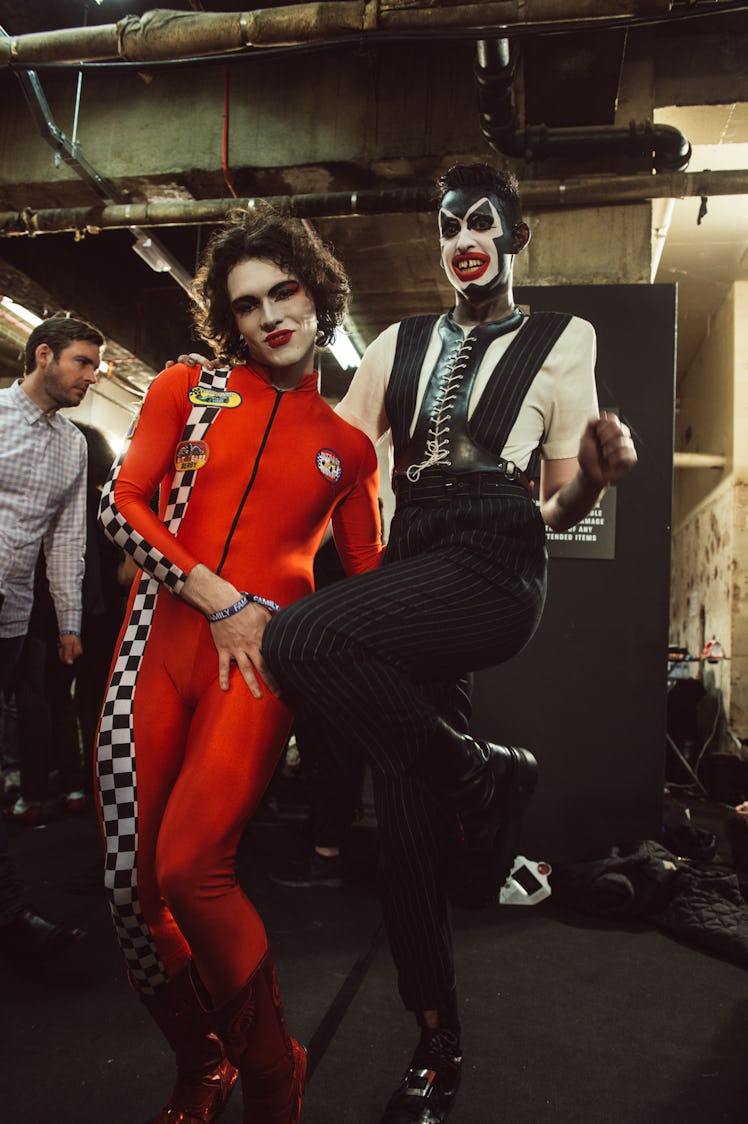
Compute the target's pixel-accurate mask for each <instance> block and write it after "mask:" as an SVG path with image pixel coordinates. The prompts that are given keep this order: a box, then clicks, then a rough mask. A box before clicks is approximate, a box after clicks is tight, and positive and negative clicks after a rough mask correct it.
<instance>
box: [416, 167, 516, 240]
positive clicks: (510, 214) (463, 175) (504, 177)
mask: <svg viewBox="0 0 748 1124" xmlns="http://www.w3.org/2000/svg"><path fill="white" fill-rule="evenodd" d="M476 188H478V189H483V190H485V191H486V194H491V195H495V196H496V197H497V199H500V200H501V202H502V203H503V205H504V212H505V214H506V217H507V220H508V221H509V223H510V225H511V226H515V225H516V224H517V223H518V222H522V203H521V201H520V197H519V183H518V182H517V177H516V176H515V175H514V173H513V172H509V171H499V169H498V168H494V167H492V166H491V165H490V164H479V163H476V164H453V165H452V167H451V168H448V169H447V171H446V172H445V173H444V174H443V175H442V176H440V177H439V179H438V180H437V181H436V191H437V200H438V202H439V204H440V205H441V203H442V202H443V200H444V196H445V195H446V194H447V192H448V191H464V190H465V189H476Z"/></svg>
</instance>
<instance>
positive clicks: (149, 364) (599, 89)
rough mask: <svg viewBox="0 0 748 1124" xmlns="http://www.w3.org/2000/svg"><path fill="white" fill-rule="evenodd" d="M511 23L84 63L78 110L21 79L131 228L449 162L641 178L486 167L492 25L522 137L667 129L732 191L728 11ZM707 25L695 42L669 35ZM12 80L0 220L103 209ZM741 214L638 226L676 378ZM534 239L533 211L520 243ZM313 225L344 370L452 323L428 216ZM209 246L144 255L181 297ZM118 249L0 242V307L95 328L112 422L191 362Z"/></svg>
mask: <svg viewBox="0 0 748 1124" xmlns="http://www.w3.org/2000/svg"><path fill="white" fill-rule="evenodd" d="M334 5H335V0H333V3H328V4H327V5H323V6H322V7H325V8H327V9H332V8H333V7H334ZM158 6H159V7H160V8H163V9H171V10H173V11H176V12H185V13H187V12H198V11H202V12H237V11H252V12H254V11H255V10H256V9H257V8H259V7H260V6H259V5H251V4H246V3H232V2H231V0H175V2H173V3H161V4H159V5H158ZM151 7H152V5H149V4H147V3H139V2H137V0H102V2H101V3H98V2H95V0H0V25H2V27H3V28H4V30H5V32H6V33H7V34H8V35H10V36H25V35H28V34H30V33H32V32H41V31H54V30H56V29H58V28H63V27H82V26H83V25H84V24H85V25H87V26H89V27H91V26H93V25H106V24H110V23H113V22H115V21H117V20H120V19H122V18H123V17H124V16H125V15H142V14H143V13H145V12H147V11H148V10H149V9H150V8H151ZM262 7H263V8H265V9H271V8H273V9H275V8H284V9H291V8H292V7H294V5H290V4H281V3H278V2H266V3H265V4H264V5H262ZM295 7H298V8H299V9H300V12H301V10H302V9H304V8H309V6H308V5H307V6H304V5H296V6H295ZM343 7H351V5H344V4H341V9H342V8H343ZM531 7H532V6H528V5H523V4H516V5H515V4H511V3H509V0H507V2H506V3H500V4H499V3H494V4H475V3H473V4H459V3H451V4H450V3H447V0H432V2H431V3H428V2H426V0H424V2H418V0H400V2H399V3H395V2H394V0H392V2H389V0H385V2H384V3H382V4H381V5H380V8H381V9H382V10H384V9H387V11H388V13H389V14H388V18H392V19H394V18H395V17H397V18H401V17H402V16H403V13H404V16H405V17H407V18H408V19H415V18H416V17H415V15H414V13H420V12H421V11H423V12H424V13H425V15H424V18H425V19H426V20H427V23H426V25H425V27H424V28H423V29H421V30H420V32H419V33H418V34H416V33H414V32H408V33H405V32H399V33H397V34H395V33H393V32H392V31H385V30H379V31H378V32H376V33H374V34H369V35H366V36H364V35H361V36H357V37H354V38H348V39H347V40H345V41H342V42H340V41H338V42H337V43H335V44H333V43H330V42H327V43H323V44H322V45H318V44H315V43H313V42H309V43H308V44H307V45H306V46H304V45H298V46H296V47H295V48H293V49H288V50H284V51H266V52H262V51H260V50H254V51H250V52H244V53H243V54H242V57H241V58H239V57H238V53H237V52H234V53H233V54H232V55H231V56H226V59H225V60H224V59H223V58H220V59H215V58H214V59H213V60H212V61H210V62H207V63H206V62H200V63H198V62H194V61H193V62H192V63H191V64H190V65H175V64H174V63H166V62H164V63H161V64H159V65H158V66H151V65H145V64H144V65H142V66H140V67H137V66H130V67H129V68H128V67H125V66H123V65H122V64H117V65H112V64H111V63H106V62H99V63H96V64H93V65H92V64H89V65H88V66H87V68H86V69H85V70H83V71H82V79H81V83H80V88H79V86H78V71H77V70H74V69H71V68H70V66H69V65H68V66H65V64H59V63H57V64H54V65H52V64H49V63H45V62H41V63H39V64H38V65H36V66H35V72H36V75H37V79H38V83H39V86H40V88H41V89H42V90H43V93H44V96H45V98H46V99H48V104H49V108H50V113H51V117H52V119H53V120H54V123H55V124H56V126H57V127H58V128H59V129H60V130H61V131H62V132H63V133H64V134H65V136H66V137H67V139H68V141H70V140H71V139H74V140H75V141H76V142H77V144H78V148H77V149H76V152H77V153H80V154H81V155H82V156H84V157H85V159H86V160H87V161H88V162H89V165H90V167H92V168H93V169H94V171H95V173H96V174H98V175H99V176H101V177H102V179H103V180H104V181H105V182H106V184H107V185H108V186H109V187H110V188H111V189H112V193H111V194H110V197H111V198H115V199H116V200H118V201H121V202H131V203H133V204H135V203H138V202H143V201H147V200H159V199H177V200H178V199H184V200H187V201H189V200H196V199H197V200H204V199H229V198H230V197H231V187H233V189H234V191H235V192H236V194H237V195H238V196H239V197H240V198H246V197H250V196H270V197H277V196H283V197H287V196H299V195H301V196H305V197H306V196H309V195H310V194H314V193H316V194H322V193H339V192H349V193H352V192H358V193H363V192H367V191H369V192H372V191H375V192H382V193H384V194H386V193H388V192H391V191H392V190H393V189H398V188H403V187H420V188H423V189H426V188H428V187H429V186H430V185H431V184H433V181H434V178H435V176H436V175H437V174H438V173H439V171H441V170H443V169H444V168H445V167H447V166H448V165H449V164H450V163H452V162H453V161H454V160H456V159H461V158H467V159H488V160H492V161H496V162H497V163H498V164H499V165H507V166H510V167H512V168H513V169H514V171H515V172H516V173H517V175H518V176H519V179H520V181H521V183H522V185H523V187H529V186H530V185H532V184H534V183H536V182H537V181H541V180H542V181H549V182H558V181H559V180H568V179H569V177H580V176H581V177H588V178H592V179H595V178H596V177H604V178H606V179H607V180H616V179H617V178H619V177H623V176H629V175H635V174H637V175H641V174H647V173H648V172H650V171H651V168H650V166H649V164H648V163H647V161H643V160H642V159H641V158H639V157H631V156H628V155H627V156H618V155H613V156H611V155H605V154H601V153H596V154H594V155H592V156H589V157H585V158H579V157H577V156H575V157H565V156H564V155H563V154H561V155H555V156H553V157H551V158H550V159H547V160H543V161H541V160H540V159H539V158H535V159H532V160H525V159H522V158H521V157H516V156H513V157H507V156H504V155H502V154H501V153H498V152H496V151H494V150H492V148H491V147H490V145H489V144H488V142H487V141H486V139H485V137H484V136H483V135H482V133H481V129H480V120H479V108H478V93H477V89H476V83H475V80H474V76H473V65H474V60H475V51H476V47H475V41H476V40H477V39H481V38H486V37H488V36H490V35H491V34H492V33H493V34H496V32H497V29H498V27H499V26H500V25H499V19H501V20H502V23H503V24H506V26H507V27H508V28H509V29H510V30H509V34H510V35H511V42H512V43H513V45H514V49H515V50H516V51H517V52H518V57H519V60H520V61H519V66H518V70H517V78H516V81H515V87H514V96H515V98H516V102H517V108H518V111H519V114H520V117H521V119H522V121H523V122H524V124H525V125H528V126H537V125H540V124H543V125H546V126H547V127H548V128H549V129H569V128H573V127H600V128H608V127H610V126H614V125H620V124H621V123H625V124H627V123H628V121H629V120H630V119H631V118H635V119H636V120H644V119H647V118H652V116H653V111H654V114H655V117H654V119H655V120H656V121H657V122H660V123H664V124H669V125H672V126H674V127H675V128H677V129H679V130H680V131H681V132H682V133H683V134H684V135H685V136H686V138H687V139H688V140H689V141H690V143H691V145H692V146H693V150H694V151H693V156H692V159H691V164H690V166H689V169H688V170H689V171H692V170H693V171H695V170H699V169H701V168H710V169H717V168H728V169H736V168H739V169H745V168H747V167H748V161H747V160H746V152H748V75H746V68H745V62H744V60H745V58H746V57H748V52H747V51H746V47H747V46H748V4H746V5H739V4H735V3H730V2H726V3H719V2H718V3H709V4H703V5H702V4H701V3H699V2H697V3H692V2H690V0H689V2H685V0H684V2H682V3H680V2H677V0H676V2H674V3H667V0H640V2H638V0H621V2H620V3H618V4H616V3H611V4H606V5H605V6H604V7H605V10H606V13H608V14H611V13H612V14H614V15H615V14H616V13H621V14H623V13H628V14H627V15H625V16H624V18H622V19H621V20H619V21H618V22H614V23H613V24H612V25H610V26H609V25H608V24H607V23H603V24H601V23H600V22H599V21H598V20H590V19H588V18H583V19H581V17H579V18H574V19H573V18H572V17H573V16H574V13H575V12H579V13H584V12H585V11H588V10H592V9H594V8H595V7H597V8H598V9H599V8H600V7H601V6H600V5H598V6H595V5H589V4H584V3H583V2H582V0H557V2H554V0H543V2H540V3H538V4H536V5H535V7H534V9H533V10H536V11H538V12H540V13H541V14H542V20H543V22H542V23H537V22H536V23H534V24H533V23H525V24H522V23H518V22H517V19H518V18H519V16H518V15H517V13H522V12H524V11H526V10H527V9H528V8H531ZM319 8H320V6H317V9H318V10H319ZM512 8H516V10H517V11H516V12H515V13H514V14H513V13H512V12H511V11H510V9H512ZM447 9H451V13H452V15H454V17H455V23H454V26H452V27H451V29H450V28H446V29H445V28H444V27H443V26H442V23H441V22H440V21H441V20H442V19H443V13H444V11H445V10H447ZM707 9H708V13H709V14H708V16H706V17H704V18H689V19H686V18H684V17H685V16H687V15H688V16H691V17H693V16H694V15H699V14H700V13H701V12H702V11H704V10H707ZM393 11H394V13H395V16H393V15H392V12H393ZM476 13H477V15H476ZM497 13H498V15H497ZM292 15H293V13H292ZM653 17H655V18H654V20H653ZM523 18H527V17H523ZM580 19H581V22H580ZM429 20H430V22H428V21H429ZM471 20H472V23H471ZM312 38H313V36H312ZM224 62H226V63H227V64H228V63H230V65H224ZM20 73H21V72H20V71H19V72H18V73H14V72H13V71H12V70H11V69H9V68H5V69H0V212H5V213H10V212H18V213H20V212H22V211H23V210H24V209H25V208H29V209H31V211H37V210H38V211H44V210H48V209H50V208H86V207H92V206H94V205H99V204H100V203H101V195H102V192H101V191H98V192H97V190H95V189H94V188H92V186H91V184H90V181H89V182H85V179H83V178H81V176H80V175H79V174H78V171H76V169H75V168H72V167H71V166H70V165H69V163H68V162H66V161H65V160H61V159H60V158H59V156H56V154H55V152H54V151H53V148H52V147H50V145H49V143H45V141H44V140H43V139H42V137H41V136H40V133H39V128H38V124H37V123H35V121H34V118H33V117H32V114H31V112H30V109H29V104H28V102H27V100H26V99H25V98H24V95H23V90H22V86H21V79H20V78H19V74H20ZM227 106H228V110H229V116H228V123H227V125H226V130H225V136H226V137H227V138H228V151H227V152H226V154H225V155H226V159H225V160H223V161H222V137H223V135H224V121H225V116H224V115H225V113H226V107H227ZM37 110H38V105H37ZM222 164H225V167H224V166H222ZM747 200H748V196H737V197H736V196H734V195H731V196H713V197H710V198H709V200H708V203H707V213H706V216H705V217H704V218H703V219H702V221H701V222H700V223H697V216H698V212H699V205H700V201H699V199H698V198H686V199H682V200H677V201H676V202H675V203H674V205H672V206H667V205H666V204H665V203H664V202H662V201H659V202H657V203H656V204H655V210H654V224H655V226H656V227H659V228H661V233H663V234H665V233H666V237H665V238H664V239H661V241H664V249H663V251H662V258H661V261H660V265H659V270H658V272H657V276H656V280H657V281H677V282H678V285H679V325H678V329H679V355H678V368H679V371H683V370H685V368H686V367H687V365H688V363H689V362H690V361H691V359H692V358H693V356H694V354H695V352H696V350H697V349H698V346H699V344H700V341H701V339H702V338H703V336H704V334H705V332H706V331H707V329H708V321H709V316H710V315H711V313H712V312H713V311H714V309H715V308H716V307H718V305H719V303H720V301H721V300H722V299H723V298H724V295H725V294H726V292H727V290H728V289H729V286H730V285H731V284H732V282H733V281H734V280H735V279H746V269H748V254H747V253H746V246H747V239H748V213H747V212H748V208H747V206H746V201H747ZM381 209H382V210H383V209H384V208H381ZM539 216H541V212H540V211H539V210H538V211H533V210H531V211H530V213H529V218H530V221H531V224H532V222H533V219H534V218H537V217H539ZM313 223H314V226H315V228H316V230H317V231H318V233H319V234H320V236H321V237H323V238H325V239H326V240H329V241H330V242H332V244H333V245H334V248H335V250H336V252H337V253H338V254H339V256H340V257H341V258H342V259H343V260H344V262H345V263H346V265H347V267H348V270H349V273H350V276H351V282H352V288H353V292H354V300H353V303H352V307H351V323H350V331H351V337H352V339H353V340H354V342H355V343H356V344H357V345H358V346H359V348H362V347H363V346H365V345H366V344H367V343H368V342H370V340H371V339H372V338H373V337H374V335H376V333H377V332H379V331H381V330H382V328H384V327H385V326H386V325H387V324H388V323H390V322H391V321H392V320H395V319H398V318H400V317H401V316H404V315H410V314H414V313H418V312H423V311H432V310H435V309H439V308H443V307H447V306H448V304H449V299H450V290H449V288H448V286H447V285H446V284H445V282H444V280H443V275H442V273H441V270H440V268H439V263H438V254H437V246H436V239H435V230H436V227H435V221H434V217H433V213H431V210H430V208H429V207H428V205H426V206H423V207H421V208H420V209H418V210H416V211H414V212H412V213H403V212H398V211H397V209H395V211H394V213H378V214H371V215H368V214H367V215H355V216H352V215H347V216H346V215H340V214H336V213H335V209H334V208H331V209H328V211H327V214H326V215H325V211H324V209H323V210H322V211H321V212H320V217H316V218H315V219H314V220H313ZM211 229H212V227H211V225H210V223H204V224H202V225H192V224H191V225H169V226H164V227H159V228H158V229H153V230H152V233H153V236H154V237H155V238H156V239H157V241H158V242H159V244H160V245H161V246H162V247H163V248H165V249H166V251H168V253H169V254H170V255H172V256H173V259H174V260H175V261H176V262H178V264H179V267H180V268H181V270H182V271H183V272H184V274H185V275H191V274H192V273H193V272H194V268H195V264H196V261H197V259H198V256H199V252H200V248H201V246H202V245H204V243H205V239H206V237H207V236H208V234H209V232H210V230H211ZM134 241H135V238H134V235H133V233H132V232H131V231H130V230H128V229H106V230H102V231H101V233H96V234H92V233H88V234H86V236H85V237H83V236H82V234H81V233H78V234H73V233H70V232H68V233H56V234H43V235H39V236H37V237H27V236H16V237H6V238H0V296H2V295H6V296H8V297H11V298H13V299H14V300H16V301H19V302H20V303H22V304H24V305H26V306H27V307H29V308H31V309H33V310H34V311H36V312H38V313H43V312H45V311H48V310H50V311H51V310H58V309H61V308H62V309H68V310H71V311H73V312H74V313H75V314H77V315H80V316H83V317H85V318H88V319H91V320H92V321H94V322H95V323H97V324H98V325H99V327H101V329H102V330H103V331H104V332H105V333H106V334H107V336H108V338H109V339H110V340H111V341H112V342H111V346H110V358H112V359H114V360H115V363H114V367H113V370H114V371H116V372H117V380H116V382H117V385H116V386H115V385H112V386H109V387H107V386H106V385H102V387H101V391H102V393H103V394H105V395H106V394H107V393H110V394H114V395H115V396H119V397H121V396H122V388H123V387H124V395H125V400H129V399H132V400H136V399H137V397H138V396H139V395H141V394H142V391H143V388H144V387H145V386H146V385H147V383H148V381H149V379H150V378H151V377H152V376H153V374H154V372H155V371H156V370H157V369H158V368H159V367H160V366H161V365H162V364H163V362H164V361H165V360H166V359H167V358H169V357H171V356H174V355H176V354H178V353H179V351H181V350H184V349H185V347H186V346H187V345H191V344H192V343H193V338H192V336H191V330H190V325H189V315H188V302H187V299H186V295H185V292H184V290H183V288H181V287H180V286H179V285H178V284H177V283H176V282H175V281H174V280H173V279H172V276H170V275H169V274H168V273H157V272H152V271H151V270H150V269H149V268H148V266H147V265H146V264H145V263H144V262H143V261H142V260H141V258H140V257H138V256H137V255H136V254H135V253H133V249H132V247H133V243H134ZM580 245H581V243H580ZM582 252H583V249H580V253H582ZM573 265H574V263H573V262H570V263H569V269H568V273H569V280H574V268H573ZM528 280H531V281H532V283H535V284H537V283H542V282H543V278H542V277H539V278H536V277H531V278H528ZM606 280H609V281H611V282H615V281H617V280H619V277H618V276H616V275H615V274H614V273H611V275H610V277H609V278H606ZM23 335H24V329H23V327H22V326H21V325H20V324H19V323H18V321H17V319H16V318H15V317H14V315H13V314H12V313H10V312H8V311H7V310H6V311H3V310H2V307H1V306H0V378H3V377H4V378H8V377H10V376H11V375H12V374H15V373H17V370H18V364H17V356H18V350H19V345H20V343H21V342H22V339H23ZM322 372H323V390H324V392H325V393H326V394H327V395H328V396H329V397H331V398H335V397H337V396H338V395H339V394H340V393H342V391H343V390H344V389H345V386H346V384H347V381H348V379H349V378H350V372H348V373H346V372H344V371H343V370H342V369H341V368H340V367H339V366H338V365H337V364H336V363H335V361H334V360H333V359H332V358H331V357H329V356H327V355H326V356H324V357H323V360H322ZM115 392H116V393H115Z"/></svg>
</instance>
